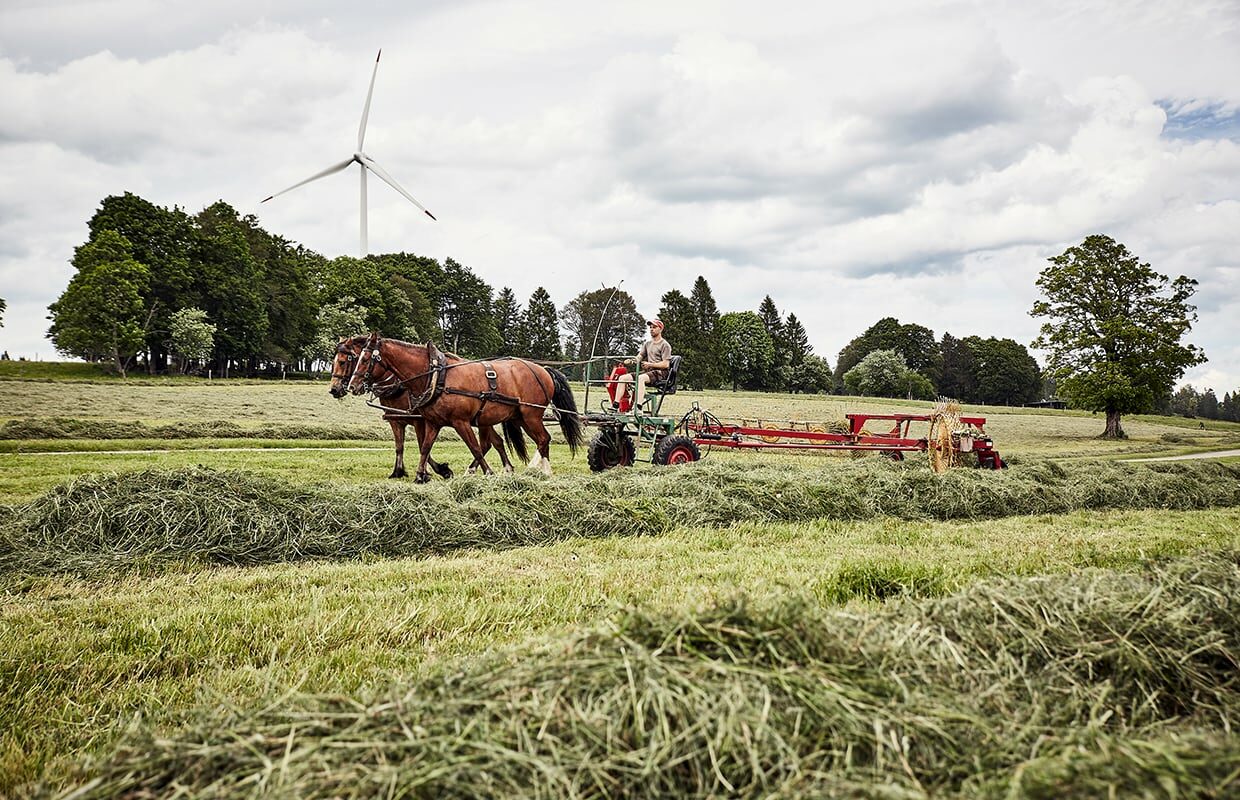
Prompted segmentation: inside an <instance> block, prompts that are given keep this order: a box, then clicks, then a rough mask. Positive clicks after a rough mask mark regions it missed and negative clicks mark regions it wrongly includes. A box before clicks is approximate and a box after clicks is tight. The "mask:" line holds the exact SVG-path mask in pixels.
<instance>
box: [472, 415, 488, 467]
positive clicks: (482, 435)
mask: <svg viewBox="0 0 1240 800" xmlns="http://www.w3.org/2000/svg"><path fill="white" fill-rule="evenodd" d="M490 432H491V428H490V426H487V425H479V426H478V446H479V447H481V448H482V458H475V459H474V463H472V464H470V465H469V474H470V475H473V474H474V473H475V472H477V471H478V468H479V467H481V466H482V462H483V459H484V458H486V454H487V453H488V452H489V451H490V450H491V435H490Z"/></svg>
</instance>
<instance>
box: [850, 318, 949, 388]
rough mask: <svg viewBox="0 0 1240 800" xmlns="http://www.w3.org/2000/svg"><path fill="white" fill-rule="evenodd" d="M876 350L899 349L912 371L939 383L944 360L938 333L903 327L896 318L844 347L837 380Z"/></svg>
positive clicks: (870, 328) (917, 327) (875, 324)
mask: <svg viewBox="0 0 1240 800" xmlns="http://www.w3.org/2000/svg"><path fill="white" fill-rule="evenodd" d="M875 350H895V351H896V352H897V353H899V354H900V355H901V356H903V357H904V362H905V364H907V365H908V368H909V369H911V370H913V371H914V372H918V373H920V374H922V375H924V376H926V377H927V378H929V379H930V380H931V381H932V382H934V381H937V380H938V377H939V369H940V363H941V357H940V352H939V344H938V342H937V341H936V340H935V338H934V332H933V331H931V330H930V329H929V328H927V327H925V326H923V325H916V324H913V323H909V324H907V325H901V324H900V321H899V320H898V319H896V318H895V317H883V318H882V319H880V320H879V321H878V322H876V323H874V324H873V325H871V326H870V327H869V328H867V329H866V330H865V332H864V333H862V334H861V335H860V336H858V337H857V338H855V339H853V340H852V341H851V342H849V343H848V344H847V345H845V346H844V349H843V350H841V351H840V357H839V360H838V361H837V362H836V364H835V376H836V378H839V379H842V378H843V377H844V373H846V372H848V371H849V370H850V369H852V368H853V367H855V366H856V365H857V364H859V363H861V359H863V358H865V357H866V356H867V355H869V354H870V353H873V352H874V351H875Z"/></svg>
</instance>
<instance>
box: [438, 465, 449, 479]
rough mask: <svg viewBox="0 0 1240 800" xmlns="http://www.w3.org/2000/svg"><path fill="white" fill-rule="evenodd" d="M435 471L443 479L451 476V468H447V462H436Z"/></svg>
mask: <svg viewBox="0 0 1240 800" xmlns="http://www.w3.org/2000/svg"><path fill="white" fill-rule="evenodd" d="M435 473H436V474H437V475H438V476H439V477H441V478H443V479H444V480H445V481H446V480H448V479H449V478H451V477H452V470H450V469H448V465H447V464H436V465H435Z"/></svg>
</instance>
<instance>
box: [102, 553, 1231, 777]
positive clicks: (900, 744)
mask: <svg viewBox="0 0 1240 800" xmlns="http://www.w3.org/2000/svg"><path fill="white" fill-rule="evenodd" d="M1237 723H1240V553H1223V554H1215V555H1204V556H1195V557H1192V558H1188V559H1181V560H1178V561H1172V562H1168V563H1166V564H1163V565H1158V566H1153V567H1150V568H1149V569H1147V570H1146V571H1144V572H1141V573H1137V574H1130V573H1121V572H1112V571H1105V570H1091V571H1086V572H1084V573H1078V574H1075V575H1068V576H1063V575H1060V576H1053V577H1044V578H1026V579H1017V580H1004V581H992V582H982V583H980V584H976V585H974V586H973V587H971V588H970V589H968V590H966V591H964V592H961V593H959V594H956V595H952V596H949V597H946V598H941V599H937V600H924V599H923V600H917V601H899V602H892V603H889V604H888V605H886V606H884V607H883V608H881V609H878V610H875V611H868V612H858V611H851V612H850V611H846V610H839V609H828V608H824V607H822V606H820V605H816V604H815V603H814V602H813V601H809V600H804V599H792V600H783V601H779V602H770V603H767V604H763V605H754V604H750V603H746V602H744V601H743V600H733V601H729V602H726V603H724V604H721V605H719V606H716V607H713V608H710V609H707V610H705V611H700V612H694V613H688V612H686V613H682V614H676V615H670V616H669V615H666V614H658V613H650V612H647V611H643V610H631V611H628V612H626V613H622V614H620V615H619V616H617V617H615V618H613V619H612V620H611V621H610V622H609V623H607V624H606V625H604V626H603V627H602V628H600V629H598V630H595V631H587V632H580V633H576V634H571V635H568V636H566V637H564V638H563V639H561V640H556V641H550V642H547V643H545V644H543V645H535V646H532V647H527V648H525V649H523V650H513V651H508V652H504V653H497V654H491V655H489V656H485V657H483V658H481V659H479V660H474V661H466V662H459V663H451V664H447V665H444V666H443V667H442V668H441V669H440V670H439V671H438V672H437V673H435V674H432V675H430V676H428V677H425V678H422V679H420V680H417V681H413V682H408V683H403V684H397V685H395V686H393V687H391V689H390V690H389V691H388V692H386V693H383V694H382V695H381V696H378V697H362V698H355V697H315V696H295V697H291V698H290V697H288V696H284V697H278V698H275V697H273V698H271V699H270V702H267V701H262V702H256V703H253V704H250V705H249V706H247V708H244V709H243V708H223V709H221V708H216V707H210V708H203V709H202V711H201V715H200V717H199V718H198V720H197V721H196V722H192V723H190V724H189V725H188V726H187V727H186V728H184V729H182V730H178V731H175V732H173V733H171V734H169V733H168V732H166V731H152V730H147V729H144V728H142V727H141V726H138V727H137V728H136V729H135V730H133V731H132V732H131V733H130V734H129V735H128V737H127V739H126V740H125V741H123V742H122V743H121V744H120V745H119V746H117V747H116V748H115V749H114V750H112V751H111V752H110V753H108V754H107V755H106V756H104V757H103V758H101V759H100V760H99V761H96V762H94V763H87V764H86V765H85V767H84V769H83V771H82V772H81V774H80V775H79V776H78V777H79V778H80V780H81V781H83V782H84V783H85V784H86V786H87V787H88V788H87V789H86V790H85V791H84V794H83V795H81V796H83V797H113V796H134V797H152V798H159V797H173V796H182V795H187V796H202V797H220V796H232V795H234V794H236V793H244V794H262V795H263V796H268V797H307V798H313V797H343V798H359V797H370V796H378V795H383V796H388V793H389V792H391V793H394V794H395V795H396V796H402V797H493V796H523V797H589V798H593V797H638V796H641V797H646V796H675V797H707V796H737V797H763V796H771V795H779V796H849V797H899V798H925V797H931V796H933V797H944V796H946V797H956V796H963V797H995V798H1001V797H1106V796H1145V797H1183V796H1193V797H1224V796H1235V794H1236V793H1237V792H1238V791H1240V743H1238V739H1237V737H1236V736H1235V735H1234V730H1235V727H1236V725H1237ZM179 793H180V794H179Z"/></svg>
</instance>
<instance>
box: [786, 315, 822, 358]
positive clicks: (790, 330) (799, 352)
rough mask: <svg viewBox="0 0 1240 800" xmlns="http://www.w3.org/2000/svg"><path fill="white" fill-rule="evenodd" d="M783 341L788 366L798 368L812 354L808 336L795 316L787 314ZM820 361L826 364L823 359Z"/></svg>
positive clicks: (812, 349) (812, 350)
mask: <svg viewBox="0 0 1240 800" xmlns="http://www.w3.org/2000/svg"><path fill="white" fill-rule="evenodd" d="M784 341H785V343H786V344H787V347H788V364H789V366H793V367H798V366H800V365H801V362H802V361H804V360H805V358H806V356H808V355H810V354H811V353H813V352H814V348H813V347H811V346H810V343H809V334H808V333H806V332H805V326H804V325H802V324H801V320H799V319H797V315H796V314H791V313H790V314H788V319H787V321H785V322H784ZM822 361H823V363H826V360H825V359H823V360H822Z"/></svg>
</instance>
